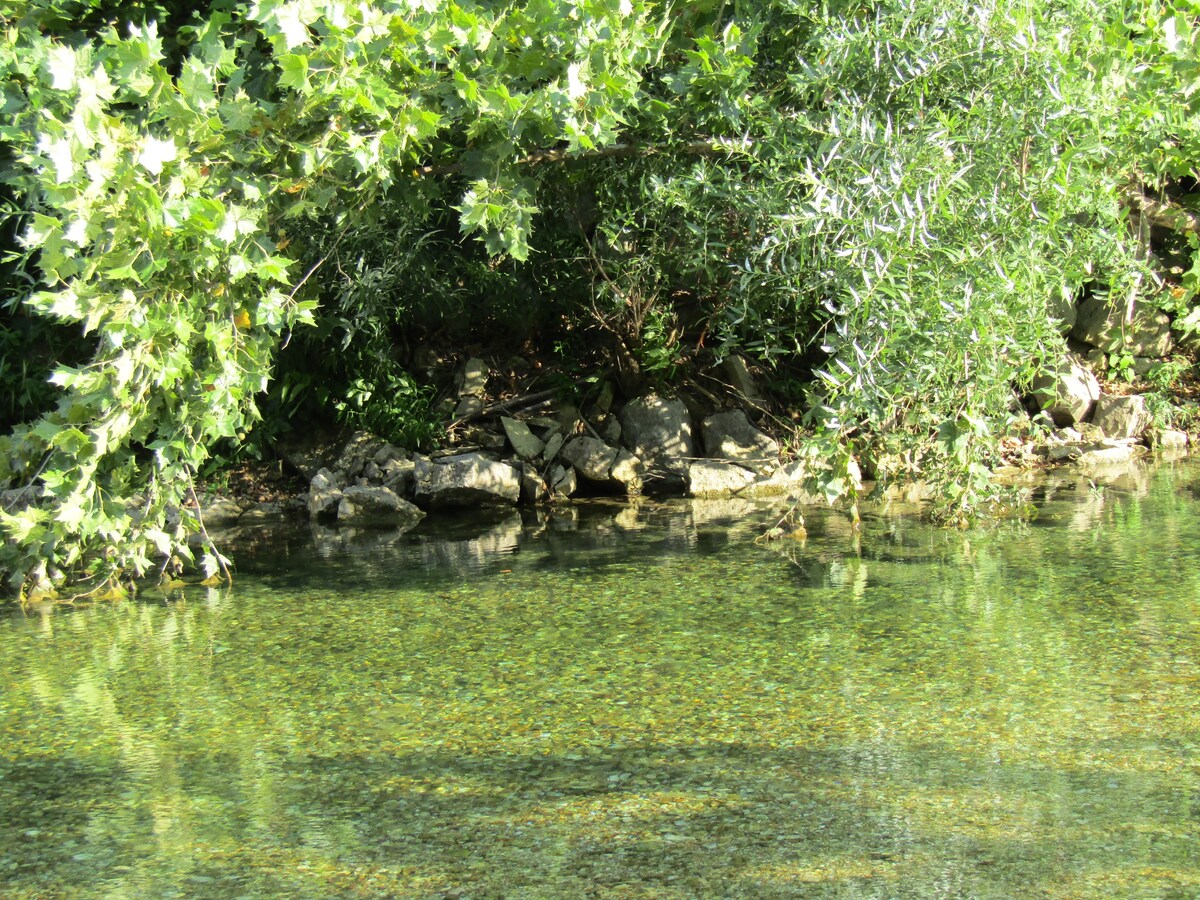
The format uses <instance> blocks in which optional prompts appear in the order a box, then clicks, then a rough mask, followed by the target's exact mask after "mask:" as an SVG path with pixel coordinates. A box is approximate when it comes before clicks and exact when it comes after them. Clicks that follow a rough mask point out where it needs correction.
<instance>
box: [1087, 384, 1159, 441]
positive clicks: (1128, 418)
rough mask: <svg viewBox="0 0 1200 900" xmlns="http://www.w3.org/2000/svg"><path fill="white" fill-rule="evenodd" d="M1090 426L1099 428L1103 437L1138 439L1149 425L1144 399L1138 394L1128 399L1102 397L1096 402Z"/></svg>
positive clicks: (1148, 415) (1148, 414)
mask: <svg viewBox="0 0 1200 900" xmlns="http://www.w3.org/2000/svg"><path fill="white" fill-rule="evenodd" d="M1092 424H1094V425H1095V426H1096V427H1097V428H1099V429H1100V430H1101V431H1102V432H1103V433H1104V436H1105V437H1110V438H1134V437H1138V436H1139V435H1140V434H1141V433H1142V432H1143V431H1144V430H1145V429H1146V426H1147V425H1149V424H1150V413H1149V412H1148V411H1147V410H1146V398H1145V397H1142V396H1141V395H1140V394H1131V395H1129V396H1128V397H1110V396H1108V395H1107V394H1105V395H1102V396H1101V397H1100V399H1099V400H1097V401H1096V411H1095V413H1093V414H1092Z"/></svg>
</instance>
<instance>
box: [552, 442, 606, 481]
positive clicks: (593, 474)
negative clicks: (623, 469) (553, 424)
mask: <svg viewBox="0 0 1200 900" xmlns="http://www.w3.org/2000/svg"><path fill="white" fill-rule="evenodd" d="M559 456H560V457H561V458H562V459H564V460H566V461H567V462H569V463H570V464H571V465H573V466H574V467H575V470H576V471H577V472H579V474H580V475H582V476H583V477H584V478H587V479H588V480H590V481H608V479H609V475H610V474H611V473H612V467H613V463H614V462H616V461H617V448H616V447H610V446H608V444H606V443H604V441H601V440H597V439H596V438H593V437H573V438H571V439H570V440H569V441H567V442H566V443H565V444H564V445H563V448H562V450H561V451H559Z"/></svg>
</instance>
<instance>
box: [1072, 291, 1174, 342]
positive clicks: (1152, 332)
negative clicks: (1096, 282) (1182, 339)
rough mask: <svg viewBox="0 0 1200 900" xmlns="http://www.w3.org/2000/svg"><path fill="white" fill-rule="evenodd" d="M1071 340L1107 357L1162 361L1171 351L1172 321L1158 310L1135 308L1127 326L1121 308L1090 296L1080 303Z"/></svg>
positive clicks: (1122, 307)
mask: <svg viewBox="0 0 1200 900" xmlns="http://www.w3.org/2000/svg"><path fill="white" fill-rule="evenodd" d="M1071 336H1072V337H1074V338H1076V339H1077V340H1080V341H1084V342H1085V343H1088V344H1091V345H1092V346H1094V347H1099V348H1100V349H1101V350H1104V351H1105V352H1107V353H1113V352H1115V351H1118V350H1124V351H1125V352H1127V353H1130V354H1132V355H1133V356H1153V357H1163V356H1166V355H1167V354H1168V353H1169V352H1170V351H1171V320H1170V318H1169V317H1168V316H1167V315H1166V313H1163V312H1160V311H1158V310H1153V309H1146V308H1144V307H1135V309H1134V315H1133V321H1132V322H1126V321H1125V306H1124V304H1118V303H1113V302H1112V301H1111V300H1110V299H1109V298H1108V297H1102V296H1098V295H1093V296H1091V297H1086V298H1084V299H1083V300H1082V301H1081V302H1080V304H1079V313H1078V318H1077V319H1076V321H1075V327H1074V328H1072V329H1071Z"/></svg>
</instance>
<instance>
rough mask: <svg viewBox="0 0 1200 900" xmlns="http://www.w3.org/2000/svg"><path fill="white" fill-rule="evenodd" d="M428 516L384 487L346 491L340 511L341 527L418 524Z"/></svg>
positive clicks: (339, 504)
mask: <svg viewBox="0 0 1200 900" xmlns="http://www.w3.org/2000/svg"><path fill="white" fill-rule="evenodd" d="M424 515H425V513H424V512H422V511H421V510H420V509H418V508H417V507H416V506H414V505H413V504H411V503H409V502H408V501H407V500H402V499H400V497H398V496H397V495H396V492H395V491H393V490H392V489H391V488H386V487H383V486H382V485H371V486H368V487H358V486H354V487H348V488H346V489H345V490H344V491H343V492H342V499H341V500H340V501H338V508H337V517H338V523H339V524H362V523H364V522H379V523H387V524H389V525H395V524H398V523H406V524H411V525H415V524H416V523H417V522H419V521H420V520H421V518H422V517H423V516H424Z"/></svg>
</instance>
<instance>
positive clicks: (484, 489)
mask: <svg viewBox="0 0 1200 900" xmlns="http://www.w3.org/2000/svg"><path fill="white" fill-rule="evenodd" d="M413 474H414V476H415V483H414V486H413V497H414V499H415V500H416V501H417V503H419V504H420V505H422V506H426V507H446V506H472V505H475V504H478V503H516V502H517V501H518V500H519V499H520V497H521V474H520V472H518V471H517V470H516V469H515V468H513V467H512V466H510V465H509V464H508V463H502V462H496V461H495V460H493V459H489V458H488V457H486V456H484V455H483V454H482V453H466V454H463V455H461V456H449V457H446V458H445V459H442V460H439V461H437V462H432V461H429V460H426V459H418V460H417V461H416V467H415V469H414V473H413Z"/></svg>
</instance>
